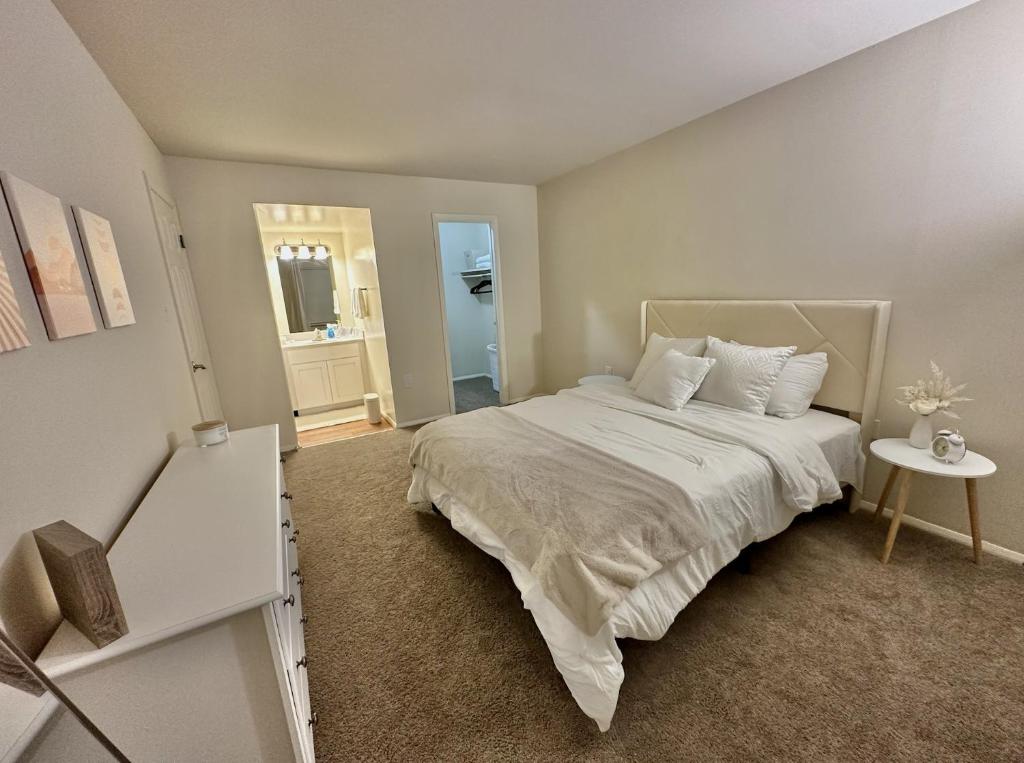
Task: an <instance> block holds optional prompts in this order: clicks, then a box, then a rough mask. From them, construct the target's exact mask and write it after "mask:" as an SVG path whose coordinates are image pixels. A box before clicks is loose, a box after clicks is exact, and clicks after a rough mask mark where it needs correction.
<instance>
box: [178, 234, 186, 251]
mask: <svg viewBox="0 0 1024 763" xmlns="http://www.w3.org/2000/svg"><path fill="white" fill-rule="evenodd" d="M178 246H180V247H181V248H182V249H184V248H185V237H184V236H182V235H181V234H180V233H179V234H178Z"/></svg>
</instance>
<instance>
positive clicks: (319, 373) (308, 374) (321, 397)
mask: <svg viewBox="0 0 1024 763" xmlns="http://www.w3.org/2000/svg"><path fill="white" fill-rule="evenodd" d="M292 384H294V386H295V401H296V402H297V403H298V405H299V410H303V409H306V408H317V407H319V406H321V405H330V404H331V403H332V402H333V398H332V396H331V380H330V376H329V375H328V372H327V363H325V362H324V361H322V360H317V361H314V362H312V363H296V364H295V365H293V366H292Z"/></svg>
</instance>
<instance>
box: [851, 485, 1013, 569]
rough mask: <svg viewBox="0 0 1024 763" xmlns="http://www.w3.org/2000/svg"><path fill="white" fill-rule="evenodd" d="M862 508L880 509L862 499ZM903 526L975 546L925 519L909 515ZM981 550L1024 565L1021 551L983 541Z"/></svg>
mask: <svg viewBox="0 0 1024 763" xmlns="http://www.w3.org/2000/svg"><path fill="white" fill-rule="evenodd" d="M860 508H861V509H867V510H868V511H870V512H871V513H874V512H875V509H877V508H878V505H877V504H874V503H871V501H865V500H863V499H861V502H860ZM883 514H885V516H886V517H891V516H892V509H888V508H887V509H886V510H885V511H884V512H883ZM903 524H905V525H909V526H910V527H916V528H917V529H918V530H924V531H925V532H927V533H931V534H932V535H938V536H939V537H941V538H946V539H948V540H951V541H953V542H955V543H959V544H961V545H963V546H971V545H973V543H972V541H971V536H970V535H966V534H965V533H960V532H957V531H956V530H950V529H949V528H948V527H943V526H942V525H936V524H933V523H932V522H926V521H925V520H923V519H918V518H917V517H912V516H910V515H909V514H904V515H903ZM982 529H984V528H982ZM981 548H982V550H983V551H987V552H988V553H990V554H992V556H998V557H999V558H1000V559H1006V560H1007V561H1010V562H1014V563H1015V564H1024V554H1022V553H1021V552H1019V551H1013V550H1011V549H1008V548H1003V547H1002V546H997V545H996V544H995V543H989V542H988V541H987V540H982V541H981Z"/></svg>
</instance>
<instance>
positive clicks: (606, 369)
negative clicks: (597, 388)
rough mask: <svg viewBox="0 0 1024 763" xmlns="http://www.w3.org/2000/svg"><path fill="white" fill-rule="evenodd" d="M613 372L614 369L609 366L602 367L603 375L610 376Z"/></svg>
mask: <svg viewBox="0 0 1024 763" xmlns="http://www.w3.org/2000/svg"><path fill="white" fill-rule="evenodd" d="M614 372H615V369H614V368H612V367H611V366H605V367H604V375H605V376H611V375H612V374H613V373H614Z"/></svg>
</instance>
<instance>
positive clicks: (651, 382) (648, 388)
mask: <svg viewBox="0 0 1024 763" xmlns="http://www.w3.org/2000/svg"><path fill="white" fill-rule="evenodd" d="M713 365H715V361H714V360H711V359H709V358H697V357H694V356H693V355H686V354H684V353H682V352H679V350H667V351H666V352H665V353H664V354H663V355H662V356H661V357H660V358H658V360H657V361H655V363H654V365H653V366H651V369H650V370H649V371H648V372H647V373H646V374H644V378H643V379H641V380H640V383H639V384H638V385H636V394H637V397H642V398H643V399H644V400H650V401H651V402H652V403H657V404H658V405H660V406H661V407H662V408H668V409H669V410H672V411H678V410H679V409H680V408H682V407H683V406H684V405H686V401H687V400H689V399H690V398H691V397H693V393H694V392H696V391H697V388H698V387H699V386H700V383H701V382H702V381H704V377H705V376H707V374H708V371H710V370H711V367H712V366H713Z"/></svg>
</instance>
